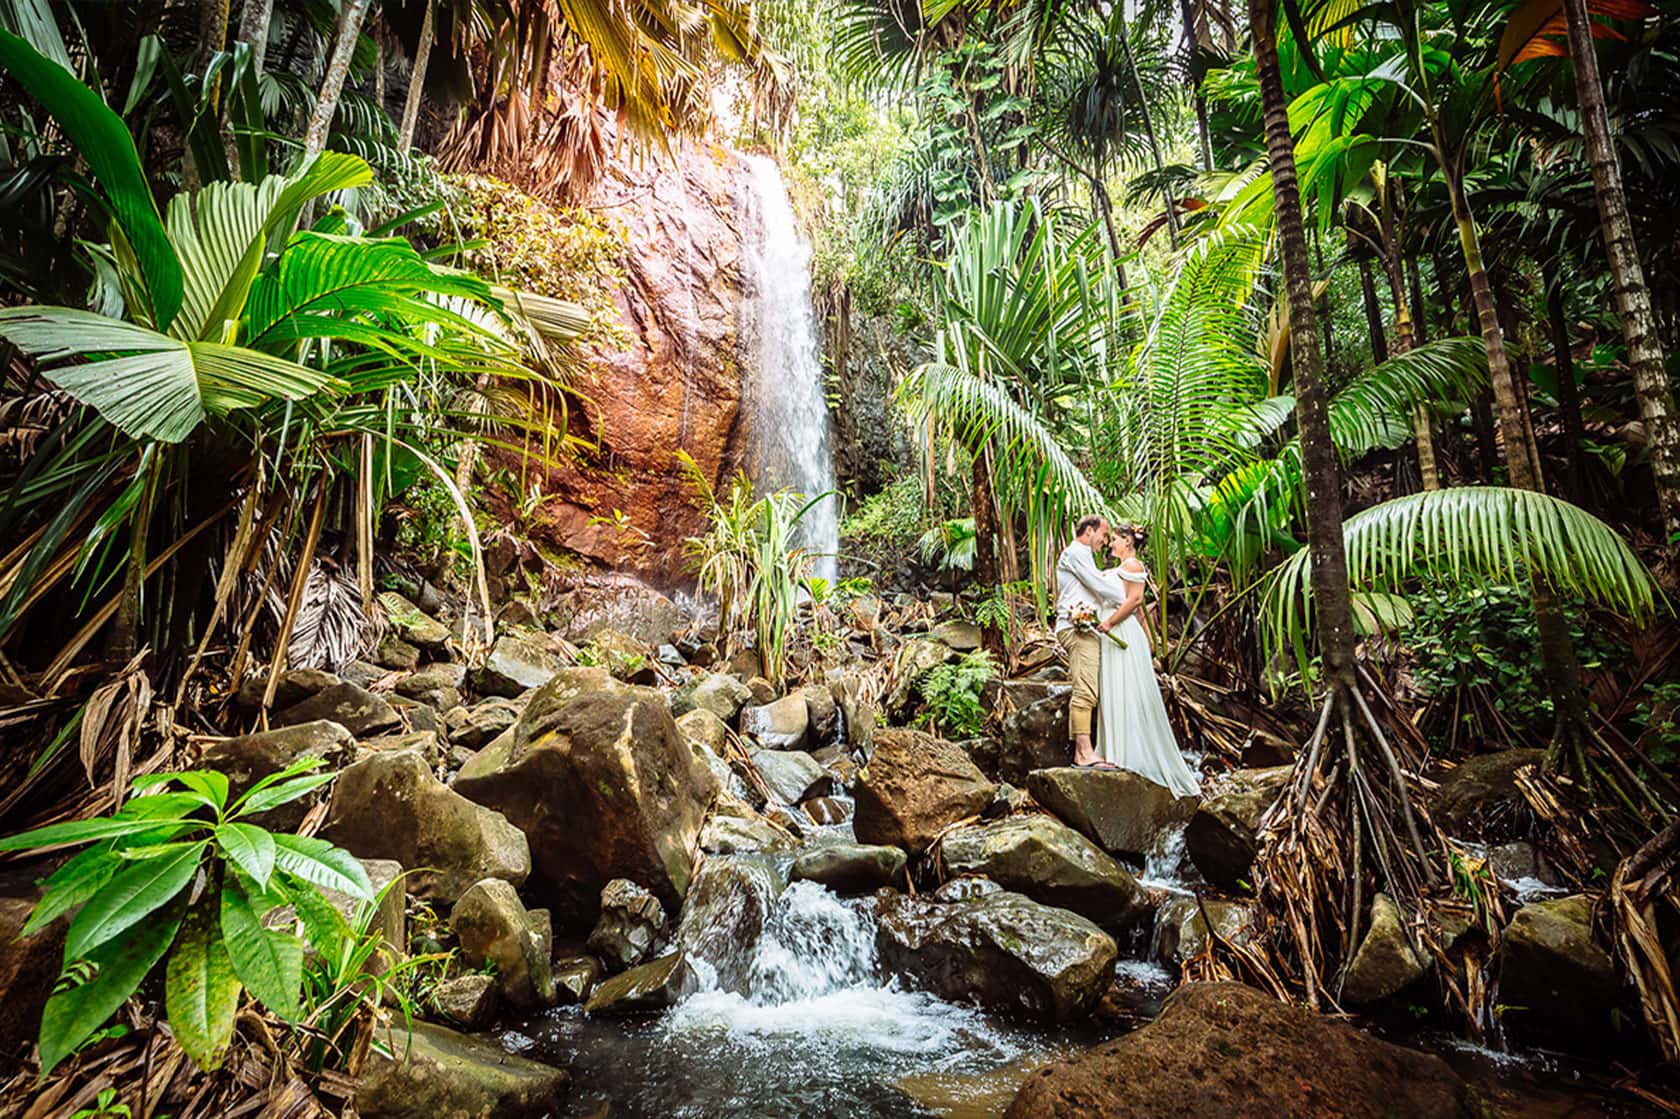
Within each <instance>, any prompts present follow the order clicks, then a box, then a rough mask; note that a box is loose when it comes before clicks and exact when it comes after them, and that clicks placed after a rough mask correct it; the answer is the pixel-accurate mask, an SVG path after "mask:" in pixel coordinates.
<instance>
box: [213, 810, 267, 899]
mask: <svg viewBox="0 0 1680 1119" xmlns="http://www.w3.org/2000/svg"><path fill="white" fill-rule="evenodd" d="M216 843H217V845H218V846H220V847H221V849H222V851H223V852H225V853H226V855H227V857H228V858H230V859H232V860H233V861H234V862H235V863H236V864H238V866H239V869H240V870H243V871H244V872H245V873H246V874H249V875H250V876H251V880H252V881H253V882H255V883H256V884H257V888H258V889H259V890H266V889H268V879H269V876H270V875H272V874H273V873H274V853H275V846H274V836H272V835H270V834H269V833H268V832H267V831H265V830H264V829H262V828H259V827H257V826H256V825H254V824H223V825H221V826H220V827H218V828H217V829H216Z"/></svg>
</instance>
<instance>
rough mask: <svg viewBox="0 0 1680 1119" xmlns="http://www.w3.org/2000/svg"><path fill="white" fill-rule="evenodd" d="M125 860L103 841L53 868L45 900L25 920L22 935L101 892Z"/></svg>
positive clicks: (44, 886)
mask: <svg viewBox="0 0 1680 1119" xmlns="http://www.w3.org/2000/svg"><path fill="white" fill-rule="evenodd" d="M122 865H123V864H122V860H121V859H119V858H118V857H117V856H116V855H115V854H113V853H112V851H111V844H110V843H108V842H107V843H101V844H99V845H98V846H95V847H89V848H88V849H87V850H86V851H82V852H79V853H78V854H77V855H76V856H75V857H73V858H71V859H68V860H66V861H65V863H64V865H63V866H61V867H59V868H58V869H57V870H55V871H53V873H52V876H51V877H49V878H48V879H47V880H46V881H45V882H43V883H42V884H41V900H40V901H38V902H36V903H35V908H34V909H32V910H31V911H30V913H29V920H28V921H26V922H24V926H23V932H22V933H21V934H20V935H22V936H32V935H34V934H35V933H36V932H39V931H40V930H41V929H43V928H45V927H46V926H47V925H50V924H52V922H54V921H56V920H57V919H58V918H60V917H62V916H63V915H64V914H66V913H69V912H71V911H73V910H75V909H77V908H79V907H80V906H81V905H82V904H83V903H85V902H86V901H87V899H88V898H91V897H92V896H93V895H94V894H96V893H98V892H99V890H100V888H101V887H102V886H104V885H105V883H107V882H109V881H110V880H111V876H112V875H114V874H116V873H117V871H118V870H119V869H121V867H122Z"/></svg>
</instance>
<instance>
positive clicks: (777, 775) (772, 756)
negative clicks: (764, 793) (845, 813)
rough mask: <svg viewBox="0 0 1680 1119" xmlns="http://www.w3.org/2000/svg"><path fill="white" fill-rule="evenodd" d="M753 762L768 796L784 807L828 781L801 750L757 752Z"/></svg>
mask: <svg viewBox="0 0 1680 1119" xmlns="http://www.w3.org/2000/svg"><path fill="white" fill-rule="evenodd" d="M749 710H750V708H749ZM752 763H753V768H754V769H756V770H758V775H759V776H760V777H761V778H763V779H764V784H765V787H766V788H768V789H769V790H770V795H771V796H773V797H775V798H776V799H777V800H778V801H780V802H781V803H783V804H798V803H799V802H800V801H802V800H804V799H805V798H806V797H807V796H809V795H810V793H811V790H812V789H814V788H816V787H817V786H818V785H819V784H822V783H823V782H825V781H827V779H828V776H827V774H825V773H824V772H823V767H822V766H820V765H818V764H817V763H816V761H815V759H813V758H812V757H811V755H810V754H807V753H805V752H804V751H802V750H759V751H756V752H755V753H754V754H753V755H752ZM824 787H825V788H826V787H827V786H824Z"/></svg>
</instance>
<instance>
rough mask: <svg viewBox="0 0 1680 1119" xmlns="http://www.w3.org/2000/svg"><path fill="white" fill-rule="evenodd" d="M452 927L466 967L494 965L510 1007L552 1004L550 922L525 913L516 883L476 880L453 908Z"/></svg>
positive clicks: (450, 914)
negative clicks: (548, 926)
mask: <svg viewBox="0 0 1680 1119" xmlns="http://www.w3.org/2000/svg"><path fill="white" fill-rule="evenodd" d="M449 926H450V928H452V929H454V930H455V936H456V937H457V938H458V939H459V940H460V942H461V958H462V959H463V960H464V961H466V963H467V966H469V967H475V968H476V967H483V966H485V965H486V964H490V965H492V966H493V967H494V968H495V969H496V984H497V986H498V987H499V988H500V989H501V992H502V996H503V997H504V998H505V999H507V1001H508V1002H509V1003H510V1004H511V1005H513V1006H517V1007H519V1008H521V1009H524V1010H534V1009H537V1008H540V1007H544V1006H548V1005H550V1004H551V1003H553V1002H554V971H553V968H552V966H551V965H550V963H549V953H550V951H551V950H552V945H551V944H550V943H549V939H548V930H547V927H546V924H545V923H544V922H542V921H541V920H539V919H536V918H534V917H533V915H532V914H530V913H528V912H526V910H525V906H524V905H523V904H522V903H521V902H520V900H519V895H518V894H517V893H516V892H515V891H514V889H513V887H512V886H510V885H508V884H507V883H506V882H503V881H502V880H501V879H500V878H486V879H484V880H483V881H482V882H478V883H475V884H474V885H473V887H472V888H471V889H469V890H468V891H467V892H466V893H464V894H462V895H461V898H460V900H459V901H457V902H456V903H455V907H454V908H453V909H451V910H450V911H449Z"/></svg>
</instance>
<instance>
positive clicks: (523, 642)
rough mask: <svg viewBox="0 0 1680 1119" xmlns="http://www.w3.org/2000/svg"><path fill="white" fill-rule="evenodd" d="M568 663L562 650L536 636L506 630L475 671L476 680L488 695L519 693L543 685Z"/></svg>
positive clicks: (479, 687) (480, 688)
mask: <svg viewBox="0 0 1680 1119" xmlns="http://www.w3.org/2000/svg"><path fill="white" fill-rule="evenodd" d="M564 667H566V666H565V664H564V663H563V662H562V661H561V660H560V656H559V654H558V653H556V652H554V651H553V650H552V649H550V648H549V647H548V646H547V645H545V644H543V643H542V642H540V641H538V640H536V639H535V638H531V637H519V636H516V635H514V634H503V635H502V636H501V637H498V638H496V643H495V644H494V645H492V646H491V647H490V655H489V656H488V657H486V658H485V659H484V665H483V667H481V668H480V669H479V670H478V671H477V672H475V673H474V674H473V683H474V684H475V685H477V687H478V690H479V691H480V692H483V693H484V694H486V695H501V696H517V695H519V694H520V693H521V692H523V691H525V690H526V689H528V688H540V687H542V686H543V685H544V684H546V683H548V682H549V681H550V680H552V679H554V676H555V674H556V673H558V672H559V671H560V670H561V669H562V668H564Z"/></svg>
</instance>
